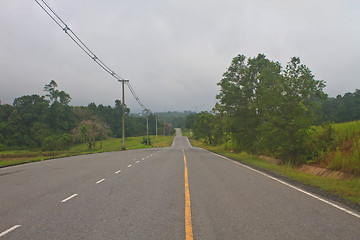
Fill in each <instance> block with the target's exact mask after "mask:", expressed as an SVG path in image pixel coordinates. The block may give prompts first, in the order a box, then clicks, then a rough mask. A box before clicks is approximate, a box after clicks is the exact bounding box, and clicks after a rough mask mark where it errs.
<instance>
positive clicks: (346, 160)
mask: <svg viewBox="0 0 360 240" xmlns="http://www.w3.org/2000/svg"><path fill="white" fill-rule="evenodd" d="M331 126H332V128H333V133H334V135H333V140H332V142H330V145H334V147H332V148H331V149H327V150H326V151H325V152H321V153H320V154H319V156H318V157H317V158H315V159H314V162H316V163H320V164H321V165H322V166H323V167H327V168H329V169H332V170H340V171H343V172H348V173H351V174H355V175H360V121H352V122H346V123H335V124H331ZM313 130H314V132H313V136H312V138H314V139H316V140H317V141H318V142H321V139H322V138H324V136H326V129H325V128H324V127H323V126H316V127H313ZM313 150H314V151H316V150H317V149H313Z"/></svg>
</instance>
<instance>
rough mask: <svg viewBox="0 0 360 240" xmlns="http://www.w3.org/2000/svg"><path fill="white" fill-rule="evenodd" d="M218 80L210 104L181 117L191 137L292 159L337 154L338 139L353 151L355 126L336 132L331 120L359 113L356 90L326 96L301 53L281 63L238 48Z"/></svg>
mask: <svg viewBox="0 0 360 240" xmlns="http://www.w3.org/2000/svg"><path fill="white" fill-rule="evenodd" d="M218 86H219V87H220V92H219V94H218V95H217V96H216V98H217V99H218V102H217V103H216V105H215V106H214V108H213V110H212V111H211V112H207V111H205V112H200V113H198V114H192V115H189V116H188V117H187V119H186V123H185V128H186V129H189V130H191V132H192V134H193V137H194V138H195V139H200V140H202V141H204V142H205V143H207V144H209V145H223V146H224V147H225V148H229V149H233V150H234V151H238V152H247V153H250V154H256V155H266V156H270V157H274V158H278V159H280V160H282V162H283V163H291V164H294V165H299V164H303V163H308V162H313V161H328V159H327V158H329V155H332V156H331V157H332V158H334V157H335V155H336V154H338V155H340V154H341V153H340V152H338V153H336V151H340V150H341V149H342V148H339V144H340V142H341V145H343V146H347V148H343V150H341V151H342V155H346V156H349V157H350V158H351V159H353V158H356V156H358V152H357V151H358V145H360V140H359V135H360V132H354V133H351V136H357V137H356V138H351V139H350V138H346V137H345V138H344V137H343V136H344V134H342V135H341V137H337V136H336V134H335V133H336V131H337V129H335V128H334V123H342V122H348V121H354V120H359V119H360V91H359V90H356V91H355V92H354V93H346V94H344V95H343V96H341V95H339V96H337V97H336V98H329V97H328V96H327V94H326V93H324V88H325V81H322V80H316V79H315V76H314V75H313V74H312V72H311V70H310V69H309V68H308V67H307V66H306V65H304V64H302V63H301V62H300V58H298V57H293V58H291V60H290V61H289V62H288V64H287V65H286V67H285V68H284V67H282V66H281V64H280V63H279V62H274V61H271V60H269V59H267V58H266V56H265V55H263V54H259V55H258V56H257V57H254V58H246V57H245V56H244V55H241V54H239V55H238V56H236V57H235V58H233V60H232V62H231V65H230V66H229V68H228V69H227V71H226V72H225V73H224V74H223V78H222V79H221V81H220V82H219V83H218ZM355 125H356V126H357V125H358V124H357V123H356V124H355ZM356 126H355V127H356ZM355 127H353V126H352V128H354V129H355ZM336 128H339V127H338V126H336ZM356 129H358V128H357V127H356ZM358 142H359V144H358ZM319 159H320V160H319ZM357 161H358V160H357ZM356 166H360V164H357V165H356ZM357 172H359V171H357Z"/></svg>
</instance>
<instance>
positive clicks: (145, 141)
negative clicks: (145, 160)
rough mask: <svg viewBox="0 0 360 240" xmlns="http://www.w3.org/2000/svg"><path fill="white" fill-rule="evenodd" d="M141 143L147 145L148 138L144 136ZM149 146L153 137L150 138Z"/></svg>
mask: <svg viewBox="0 0 360 240" xmlns="http://www.w3.org/2000/svg"><path fill="white" fill-rule="evenodd" d="M141 144H144V145H147V138H146V137H143V140H142V141H141ZM149 146H151V138H149Z"/></svg>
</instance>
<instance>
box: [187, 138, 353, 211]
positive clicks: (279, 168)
mask: <svg viewBox="0 0 360 240" xmlns="http://www.w3.org/2000/svg"><path fill="white" fill-rule="evenodd" d="M191 144H192V145H193V146H194V147H201V148H204V149H207V150H209V151H212V152H215V153H218V154H221V155H224V156H227V157H230V158H232V159H234V160H237V161H239V162H241V163H245V164H248V165H252V166H255V167H259V168H262V169H266V170H270V171H272V172H276V173H278V174H280V175H283V176H287V177H289V178H291V179H294V180H296V181H299V182H301V183H303V184H305V185H308V186H314V187H318V188H320V189H323V190H325V191H327V192H330V193H333V194H335V195H337V196H339V197H342V198H344V199H347V200H349V201H350V202H353V203H356V204H360V177H356V178H354V179H348V180H340V179H336V178H326V177H320V176H315V175H311V174H306V173H303V172H300V171H299V170H298V169H297V168H294V167H292V166H291V165H276V164H274V163H270V162H268V161H266V160H264V159H261V158H258V157H257V156H254V155H250V154H247V153H244V152H243V153H234V152H230V151H229V150H225V147H224V146H211V145H207V144H205V143H203V142H201V141H198V140H194V139H192V140H191Z"/></svg>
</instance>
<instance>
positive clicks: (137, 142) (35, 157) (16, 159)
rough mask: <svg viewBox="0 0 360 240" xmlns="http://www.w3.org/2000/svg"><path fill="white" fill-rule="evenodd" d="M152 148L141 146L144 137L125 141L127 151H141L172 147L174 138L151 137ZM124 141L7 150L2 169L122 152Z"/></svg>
mask: <svg viewBox="0 0 360 240" xmlns="http://www.w3.org/2000/svg"><path fill="white" fill-rule="evenodd" d="M150 139H151V143H152V145H151V146H147V145H145V144H141V142H142V140H143V137H128V138H126V140H125V147H126V149H141V148H154V147H168V146H171V144H172V141H173V139H174V136H158V139H157V140H156V137H155V136H150ZM121 150H123V149H122V139H120V138H109V139H107V140H104V141H102V142H100V141H98V142H97V143H96V146H95V149H89V148H88V145H87V144H76V145H74V146H72V147H71V148H70V149H69V150H66V151H54V152H43V151H40V150H7V151H1V152H0V167H5V166H12V165H18V164H23V163H28V162H36V161H41V160H46V159H52V158H61V157H69V156H75V155H81V154H89V153H100V152H110V151H121Z"/></svg>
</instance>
